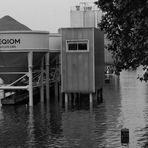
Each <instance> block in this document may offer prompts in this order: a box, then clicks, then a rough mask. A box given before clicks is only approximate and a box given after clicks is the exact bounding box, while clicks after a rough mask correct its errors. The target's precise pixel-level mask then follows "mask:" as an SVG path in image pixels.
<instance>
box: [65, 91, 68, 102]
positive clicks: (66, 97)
mask: <svg viewBox="0 0 148 148" xmlns="http://www.w3.org/2000/svg"><path fill="white" fill-rule="evenodd" d="M65 103H68V94H67V93H65Z"/></svg>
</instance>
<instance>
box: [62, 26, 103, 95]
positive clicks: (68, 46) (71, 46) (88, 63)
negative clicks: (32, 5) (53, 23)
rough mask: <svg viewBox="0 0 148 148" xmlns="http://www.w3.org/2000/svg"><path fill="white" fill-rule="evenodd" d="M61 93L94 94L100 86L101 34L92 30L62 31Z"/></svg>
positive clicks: (68, 29) (101, 74)
mask: <svg viewBox="0 0 148 148" xmlns="http://www.w3.org/2000/svg"><path fill="white" fill-rule="evenodd" d="M60 33H61V35H62V51H61V82H62V83H61V84H62V85H61V91H62V92H64V93H66V94H67V93H89V94H92V93H95V92H96V91H97V90H98V89H102V87H103V83H104V34H103V32H101V31H100V30H98V29H96V28H62V29H60Z"/></svg>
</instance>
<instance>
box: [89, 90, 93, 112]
mask: <svg viewBox="0 0 148 148" xmlns="http://www.w3.org/2000/svg"><path fill="white" fill-rule="evenodd" d="M89 108H90V112H92V109H93V94H92V93H90V94H89Z"/></svg>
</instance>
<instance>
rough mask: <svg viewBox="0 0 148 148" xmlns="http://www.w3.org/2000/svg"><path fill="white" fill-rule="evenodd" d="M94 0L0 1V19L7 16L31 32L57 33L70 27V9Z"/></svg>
mask: <svg viewBox="0 0 148 148" xmlns="http://www.w3.org/2000/svg"><path fill="white" fill-rule="evenodd" d="M94 1H95V0H0V6H1V7H0V18H1V17H3V16H5V15H9V16H11V17H13V18H14V19H16V20H17V21H19V22H20V23H22V24H24V25H26V26H28V27H29V28H31V29H32V30H45V31H49V32H57V29H58V28H60V27H69V26H70V8H71V6H75V5H78V4H79V2H94Z"/></svg>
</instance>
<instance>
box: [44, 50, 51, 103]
mask: <svg viewBox="0 0 148 148" xmlns="http://www.w3.org/2000/svg"><path fill="white" fill-rule="evenodd" d="M45 58H46V99H47V100H49V93H50V91H49V52H47V53H46V56H45Z"/></svg>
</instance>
